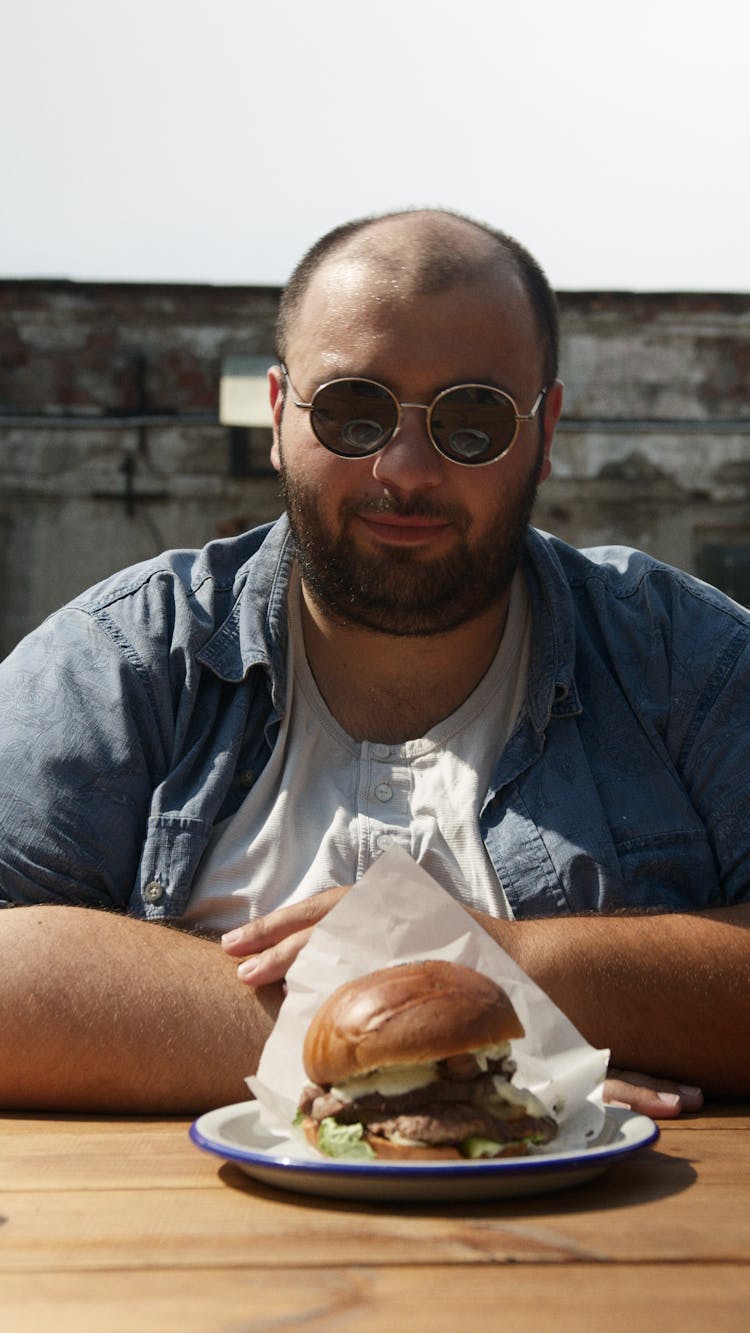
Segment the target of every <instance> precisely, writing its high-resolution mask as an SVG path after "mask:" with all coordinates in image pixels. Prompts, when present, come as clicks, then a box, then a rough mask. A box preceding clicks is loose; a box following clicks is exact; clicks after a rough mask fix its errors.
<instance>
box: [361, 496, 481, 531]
mask: <svg viewBox="0 0 750 1333" xmlns="http://www.w3.org/2000/svg"><path fill="white" fill-rule="evenodd" d="M347 508H348V509H349V511H350V513H352V514H371V515H373V516H377V515H380V514H394V515H395V516H396V517H397V518H433V519H438V520H440V521H441V522H443V523H457V524H461V522H462V520H463V510H461V509H459V508H457V507H456V506H455V505H440V504H435V503H434V502H433V501H431V500H428V499H427V498H426V497H425V496H421V495H411V496H409V498H408V499H407V500H400V499H399V498H398V496H395V495H377V496H371V497H370V498H369V499H364V500H360V501H359V502H354V501H352V502H351V503H350V504H349V505H348V506H347Z"/></svg>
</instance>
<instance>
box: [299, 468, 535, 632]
mask: <svg viewBox="0 0 750 1333" xmlns="http://www.w3.org/2000/svg"><path fill="white" fill-rule="evenodd" d="M542 461H543V454H542V450H541V448H540V450H539V454H538V458H537V460H536V463H535V467H534V469H533V471H532V473H531V474H530V475H529V477H528V478H527V479H526V481H525V483H524V486H523V489H522V491H521V492H520V493H519V494H517V495H516V496H515V497H514V499H513V501H512V502H511V504H510V506H509V505H508V497H507V492H503V490H502V486H501V485H499V486H498V492H499V496H500V502H499V503H498V505H497V511H496V514H495V515H494V516H490V518H489V519H488V521H487V523H486V526H485V529H484V531H483V533H482V534H481V535H480V536H479V537H478V538H477V539H476V540H475V541H474V542H470V540H469V538H468V535H467V531H468V528H469V521H468V519H467V517H466V515H465V513H464V511H463V510H462V509H460V508H459V507H457V506H447V505H437V504H434V503H432V502H431V501H430V500H429V499H426V498H424V497H420V496H418V495H417V496H411V497H410V498H409V499H408V500H405V501H401V500H399V499H398V498H397V497H395V496H392V495H387V494H386V495H384V496H382V497H380V498H379V499H373V500H361V501H359V502H357V501H354V500H353V501H350V502H349V504H347V505H345V506H343V508H342V510H341V511H340V520H341V523H340V531H339V534H338V535H337V534H336V533H333V532H332V531H331V530H330V525H328V524H326V522H325V520H324V518H323V517H322V508H321V505H320V503H319V493H318V491H317V489H316V488H315V487H313V486H310V485H308V484H306V483H305V481H304V480H303V478H302V477H301V476H292V475H291V474H290V473H289V471H288V470H287V468H286V467H285V465H284V460H283V450H282V451H281V470H280V479H281V487H282V493H283V496H284V500H285V502H286V508H287V513H288V516H289V524H290V527H291V531H292V537H293V539H294V543H295V547H296V554H297V560H298V563H299V567H300V571H301V573H302V577H303V579H304V582H305V584H306V585H307V587H308V589H309V591H310V593H311V595H312V597H313V599H314V600H315V602H316V603H317V604H318V605H319V606H320V607H321V609H322V610H323V611H324V612H326V613H327V614H328V615H330V616H332V617H333V618H334V619H335V620H337V621H339V622H341V623H344V624H349V625H352V624H354V625H360V626H363V627H365V628H367V629H371V630H376V631H378V632H379V633H381V634H393V635H399V636H405V635H409V636H424V635H432V634H443V633H446V632H447V631H449V630H452V629H455V628H457V626H459V625H462V624H465V623H466V622H467V621H469V620H472V619H474V618H475V617H476V616H479V615H481V613H482V612H483V611H485V610H487V609H488V608H489V607H490V606H491V605H492V603H493V602H495V601H497V600H498V599H499V598H501V597H502V596H503V594H504V593H505V592H506V591H507V589H508V588H509V586H510V583H511V581H512V579H513V575H514V574H515V571H516V569H517V568H518V562H519V560H520V557H521V551H522V547H523V540H524V535H525V533H526V529H527V527H528V524H529V519H530V518H531V513H532V510H533V507H534V500H535V498H536V492H537V487H538V484H539V475H540V471H541V467H542ZM383 513H389V514H398V515H400V516H402V517H412V518H417V517H431V518H436V519H439V520H442V521H443V522H448V523H451V524H453V526H454V527H455V529H456V531H457V532H458V537H459V540H458V544H457V545H456V546H454V548H453V550H452V551H451V553H450V554H449V555H442V556H437V557H435V558H433V559H425V558H424V556H423V555H421V554H419V553H418V552H416V551H414V550H413V549H394V550H391V549H389V550H384V551H383V552H382V553H380V554H378V555H375V554H372V553H370V552H367V551H362V550H360V549H359V548H358V547H357V545H356V543H355V542H354V541H353V540H352V538H351V537H350V536H349V535H348V520H349V519H350V517H353V516H354V515H355V514H371V515H377V514H383Z"/></svg>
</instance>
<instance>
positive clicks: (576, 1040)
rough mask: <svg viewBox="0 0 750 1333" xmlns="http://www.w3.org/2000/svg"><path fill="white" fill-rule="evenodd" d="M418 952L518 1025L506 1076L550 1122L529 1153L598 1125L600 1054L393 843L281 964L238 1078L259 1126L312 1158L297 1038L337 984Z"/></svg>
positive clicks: (584, 1138) (603, 1061)
mask: <svg viewBox="0 0 750 1333" xmlns="http://www.w3.org/2000/svg"><path fill="white" fill-rule="evenodd" d="M423 958H442V959H445V960H446V961H448V962H452V963H463V964H465V966H467V967H473V968H474V969H475V970H476V971H477V972H484V973H485V974H486V975H487V976H489V977H492V978H493V980H494V981H496V982H497V983H498V984H499V985H501V986H503V987H504V989H505V990H506V991H507V992H508V995H509V996H510V998H511V1001H512V1003H513V1005H514V1006H515V1009H516V1012H517V1014H518V1016H519V1018H520V1020H521V1022H522V1024H523V1026H524V1029H525V1032H526V1035H525V1037H523V1038H521V1039H519V1040H518V1041H514V1042H513V1045H512V1051H513V1058H514V1060H515V1061H516V1065H517V1070H516V1073H515V1075H514V1078H513V1082H514V1083H515V1084H517V1085H518V1086H519V1087H523V1088H528V1089H529V1090H530V1091H531V1092H533V1093H535V1094H536V1096H537V1097H539V1098H540V1099H541V1101H542V1102H544V1104H545V1106H547V1108H548V1109H549V1110H550V1111H551V1112H552V1114H553V1115H554V1116H555V1119H556V1120H557V1121H558V1125H559V1132H558V1135H557V1137H556V1138H555V1139H554V1140H553V1141H552V1143H551V1144H548V1145H547V1147H546V1149H538V1150H537V1151H539V1152H543V1151H547V1152H555V1153H558V1152H564V1151H568V1150H574V1149H580V1148H582V1147H585V1146H586V1144H587V1143H590V1142H591V1141H592V1139H593V1138H595V1137H596V1135H597V1134H598V1133H599V1131H600V1130H601V1128H602V1125H603V1123H604V1108H603V1104H602V1100H601V1091H602V1083H603V1081H604V1076H605V1074H606V1070H607V1063H608V1059H609V1052H608V1051H598V1050H595V1049H594V1047H593V1046H590V1045H589V1044H588V1042H586V1041H584V1039H583V1037H582V1036H581V1035H580V1033H579V1032H578V1031H577V1030H576V1029H575V1028H574V1027H573V1024H572V1023H571V1022H569V1020H568V1019H567V1018H566V1017H565V1015H564V1014H563V1013H562V1012H561V1011H560V1010H559V1009H558V1008H557V1007H556V1005H554V1004H553V1003H552V1001H551V1000H550V999H549V998H548V996H547V995H545V993H544V991H542V990H540V989H539V987H538V986H537V985H536V984H535V983H534V982H533V981H532V980H531V979H530V977H528V976H527V975H526V973H525V972H523V971H522V970H521V968H520V967H518V965H517V964H516V963H514V961H513V959H512V958H510V957H509V956H508V954H506V953H505V951H504V950H503V949H501V948H500V947H499V945H497V944H495V942H494V941H493V940H492V939H491V938H490V936H489V935H488V934H487V932H486V931H484V930H482V928H481V927H480V926H479V925H477V924H476V922H475V921H474V920H473V918H472V917H471V916H469V914H468V913H467V912H466V911H465V910H464V908H462V907H461V906H460V905H459V904H458V903H457V902H455V901H454V899H453V898H451V897H450V895H449V894H447V893H446V892H445V890H444V889H442V888H441V887H440V886H439V885H438V884H436V883H435V881H434V880H433V879H432V878H431V877H430V876H429V875H428V874H427V873H426V872H425V871H424V870H422V868H421V867H420V866H418V865H417V864H416V862H415V861H413V860H412V858H411V857H410V856H409V855H408V853H407V852H405V851H403V849H402V848H399V847H393V848H391V849H390V850H389V851H387V852H386V853H384V855H383V856H381V857H380V858H379V859H378V860H377V861H376V862H375V864H374V865H373V866H372V867H371V869H370V870H368V871H367V873H366V874H365V875H363V877H362V879H361V880H359V881H358V882H357V883H356V884H355V885H354V887H353V888H352V889H350V891H349V892H348V893H347V894H346V895H345V896H344V897H343V898H342V899H341V901H340V902H339V903H338V904H337V905H336V906H335V907H334V908H332V910H331V911H330V912H329V913H328V915H327V916H326V917H324V918H323V920H322V921H320V922H319V923H318V925H317V926H316V927H315V929H314V930H313V932H312V935H311V937H310V939H309V941H308V943H307V944H306V946H305V948H304V949H302V950H301V952H300V953H299V955H298V957H297V958H296V960H295V962H294V963H293V965H292V967H291V968H290V969H289V972H288V974H287V978H286V980H287V994H286V997H285V999H284V1002H283V1004H282V1006H281V1010H280V1012H279V1017H278V1020H277V1022H276V1025H275V1027H274V1029H273V1032H272V1033H271V1036H270V1037H269V1039H268V1041H267V1042H266V1045H265V1047H264V1049H263V1053H262V1055H261V1059H260V1064H259V1066H258V1073H257V1075H256V1076H255V1077H252V1078H248V1079H247V1084H248V1087H249V1088H250V1089H251V1091H252V1092H253V1093H254V1094H255V1096H256V1098H257V1099H258V1102H259V1103H260V1118H261V1121H262V1123H263V1126H264V1128H265V1129H266V1130H267V1132H268V1133H269V1134H272V1135H274V1136H275V1137H278V1139H280V1140H289V1151H290V1152H292V1153H293V1154H294V1156H296V1157H310V1158H315V1157H317V1156H318V1154H317V1153H316V1152H315V1150H314V1149H313V1148H311V1147H309V1146H308V1145H307V1144H306V1143H304V1142H303V1141H301V1139H300V1138H299V1137H298V1136H297V1135H296V1134H295V1132H294V1131H293V1130H292V1121H293V1120H294V1117H295V1115H296V1112H297V1104H298V1101H299V1095H300V1092H301V1090H302V1088H303V1086H304V1084H305V1082H306V1081H307V1080H306V1076H305V1071H304V1068H303V1065H302V1043H303V1041H304V1037H305V1033H306V1031H307V1028H308V1026H309V1024H310V1021H311V1020H312V1017H313V1015H314V1014H315V1012H316V1010H317V1009H319V1008H320V1005H321V1004H322V1003H323V1001H324V1000H325V999H326V997H327V996H328V995H330V993H331V991H333V990H335V989H336V987H337V986H340V985H342V984H343V982H345V981H351V980H353V979H354V977H358V976H362V975H363V973H366V972H374V971H375V970H376V969H377V968H379V967H389V966H391V965H393V964H395V963H405V962H412V961H415V960H418V959H423ZM284 1148H285V1145H284V1143H279V1144H278V1145H277V1150H282V1151H283V1150H284ZM389 1165H391V1166H392V1165H393V1164H392V1163H389Z"/></svg>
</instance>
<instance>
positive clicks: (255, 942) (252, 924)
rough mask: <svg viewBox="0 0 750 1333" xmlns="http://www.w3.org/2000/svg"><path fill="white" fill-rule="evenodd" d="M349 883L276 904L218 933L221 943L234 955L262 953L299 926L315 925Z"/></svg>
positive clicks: (340, 896)
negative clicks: (282, 904) (263, 913)
mask: <svg viewBox="0 0 750 1333" xmlns="http://www.w3.org/2000/svg"><path fill="white" fill-rule="evenodd" d="M350 887H351V886H350V885H348V884H345V885H337V886H336V887H334V888H332V889H324V890H323V892H322V893H316V894H314V896H313V897H311V898H304V899H302V901H301V902H298V903H289V904H288V906H286V907H277V908H276V910H275V911H273V912H269V913H267V915H266V916H259V917H258V918H257V919H256V920H255V921H248V922H247V925H244V926H240V927H239V928H238V929H237V930H230V931H228V932H227V933H226V935H222V937H221V947H222V948H223V949H224V951H225V953H228V954H229V955H230V956H231V957H233V958H244V957H246V956H247V955H248V954H256V953H262V952H263V951H264V950H266V949H269V948H272V947H273V946H274V945H276V944H279V943H280V942H281V941H282V940H284V939H286V938H287V936H289V935H295V934H296V933H297V931H299V930H307V929H310V928H311V927H312V926H314V925H315V924H316V923H317V922H318V921H320V920H321V919H322V918H323V917H324V916H326V915H327V913H328V912H330V910H331V908H332V907H335V905H336V903H337V902H338V901H339V900H340V899H341V898H342V897H343V896H344V894H345V893H347V892H348V890H349V888H350Z"/></svg>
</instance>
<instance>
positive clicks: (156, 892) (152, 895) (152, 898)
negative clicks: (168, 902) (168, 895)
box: [143, 879, 164, 903]
mask: <svg viewBox="0 0 750 1333" xmlns="http://www.w3.org/2000/svg"><path fill="white" fill-rule="evenodd" d="M143 896H144V898H145V899H146V902H147V903H158V902H160V901H161V899H162V898H163V897H164V885H163V884H160V883H159V881H158V879H152V880H150V881H149V883H148V884H147V885H146V887H145V889H144V890H143Z"/></svg>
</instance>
